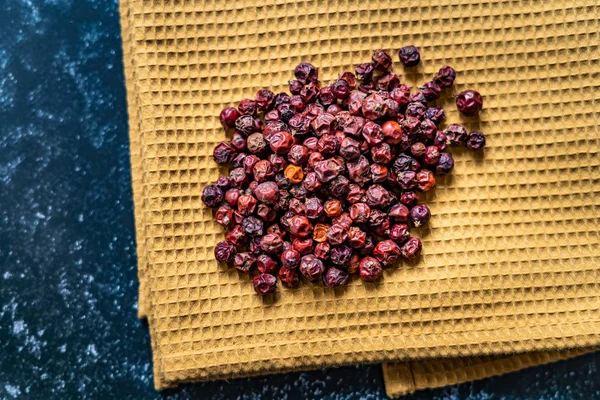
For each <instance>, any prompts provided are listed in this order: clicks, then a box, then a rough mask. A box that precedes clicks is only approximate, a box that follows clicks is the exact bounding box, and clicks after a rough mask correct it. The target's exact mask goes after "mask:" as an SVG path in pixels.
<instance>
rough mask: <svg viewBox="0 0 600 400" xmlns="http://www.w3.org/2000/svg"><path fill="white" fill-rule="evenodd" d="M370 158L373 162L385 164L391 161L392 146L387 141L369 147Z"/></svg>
mask: <svg viewBox="0 0 600 400" xmlns="http://www.w3.org/2000/svg"><path fill="white" fill-rule="evenodd" d="M371 159H372V160H373V162H374V163H378V164H387V163H389V162H390V161H392V148H391V147H390V145H389V144H387V143H379V144H378V145H375V146H373V147H371Z"/></svg>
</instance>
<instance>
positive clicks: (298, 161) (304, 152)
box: [287, 138, 315, 166]
mask: <svg viewBox="0 0 600 400" xmlns="http://www.w3.org/2000/svg"><path fill="white" fill-rule="evenodd" d="M311 139H315V138H311ZM305 143H306V141H305ZM308 156H309V153H308V148H307V147H306V146H303V145H299V144H295V145H293V146H292V147H291V148H290V151H289V153H288V155H287V159H288V161H289V162H291V163H292V164H294V165H296V166H301V165H303V164H305V163H306V162H307V161H308Z"/></svg>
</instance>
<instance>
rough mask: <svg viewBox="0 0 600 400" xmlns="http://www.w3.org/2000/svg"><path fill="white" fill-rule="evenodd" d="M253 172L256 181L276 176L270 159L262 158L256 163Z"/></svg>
mask: <svg viewBox="0 0 600 400" xmlns="http://www.w3.org/2000/svg"><path fill="white" fill-rule="evenodd" d="M252 172H253V174H254V180H255V181H256V182H264V181H266V180H270V179H273V177H275V171H274V170H273V165H272V164H271V163H270V162H269V161H268V160H260V161H259V162H257V163H256V164H254V167H252Z"/></svg>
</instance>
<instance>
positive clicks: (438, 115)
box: [425, 107, 446, 126]
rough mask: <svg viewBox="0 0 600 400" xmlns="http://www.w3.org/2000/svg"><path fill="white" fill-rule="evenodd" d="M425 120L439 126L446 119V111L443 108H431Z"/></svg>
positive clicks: (426, 112)
mask: <svg viewBox="0 0 600 400" xmlns="http://www.w3.org/2000/svg"><path fill="white" fill-rule="evenodd" d="M425 118H427V119H428V120H430V121H431V122H433V123H434V124H435V125H436V126H438V125H439V124H440V123H441V122H442V121H443V120H445V119H446V114H445V113H444V109H443V108H442V107H429V108H428V109H427V110H426V111H425Z"/></svg>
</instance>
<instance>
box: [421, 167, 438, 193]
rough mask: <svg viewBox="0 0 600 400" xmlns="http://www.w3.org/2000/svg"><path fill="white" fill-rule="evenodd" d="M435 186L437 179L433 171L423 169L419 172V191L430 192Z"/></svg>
mask: <svg viewBox="0 0 600 400" xmlns="http://www.w3.org/2000/svg"><path fill="white" fill-rule="evenodd" d="M434 186H435V177H434V176H433V173H432V172H431V171H428V170H426V169H422V170H420V171H419V172H417V189H419V190H420V191H421V192H428V191H430V190H431V189H433V187H434Z"/></svg>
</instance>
